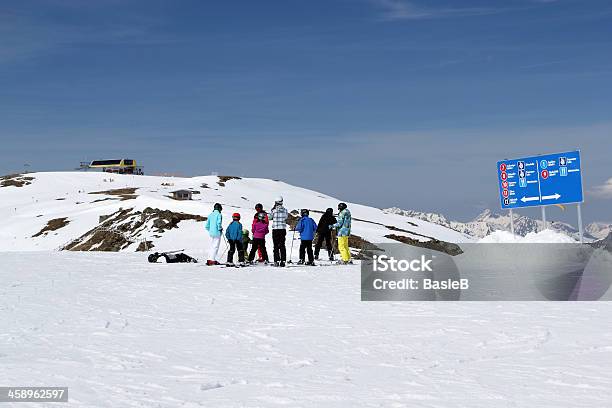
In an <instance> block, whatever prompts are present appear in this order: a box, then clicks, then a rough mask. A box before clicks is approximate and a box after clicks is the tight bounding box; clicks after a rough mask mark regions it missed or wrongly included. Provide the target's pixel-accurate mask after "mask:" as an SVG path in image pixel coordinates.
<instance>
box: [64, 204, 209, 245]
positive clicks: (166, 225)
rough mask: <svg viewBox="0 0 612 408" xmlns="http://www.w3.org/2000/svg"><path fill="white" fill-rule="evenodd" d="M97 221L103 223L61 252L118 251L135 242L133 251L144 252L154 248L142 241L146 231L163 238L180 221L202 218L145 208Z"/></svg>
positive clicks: (121, 212) (119, 212) (148, 242)
mask: <svg viewBox="0 0 612 408" xmlns="http://www.w3.org/2000/svg"><path fill="white" fill-rule="evenodd" d="M101 220H103V221H102V223H101V224H100V225H98V226H97V227H95V228H93V229H92V230H90V231H87V232H86V233H85V234H84V235H83V236H81V237H80V238H78V239H76V240H74V241H72V242H70V243H68V244H67V245H66V246H65V247H64V248H63V249H66V250H70V251H94V250H95V251H120V250H122V249H125V248H127V247H128V246H130V245H131V244H133V243H135V242H139V244H138V247H137V248H136V251H144V250H147V249H151V248H153V247H154V244H153V242H152V241H147V240H146V239H145V237H146V232H147V231H153V232H155V233H158V234H163V233H164V232H166V231H168V230H171V229H173V228H178V224H179V222H181V221H185V220H195V221H196V222H203V221H206V217H203V216H201V215H194V214H184V213H175V212H172V211H169V210H160V209H158V208H150V207H147V208H145V209H144V210H143V211H142V212H140V211H134V210H133V209H132V208H128V209H121V210H119V211H117V212H116V213H113V214H110V215H107V216H102V217H101ZM143 233H144V234H143Z"/></svg>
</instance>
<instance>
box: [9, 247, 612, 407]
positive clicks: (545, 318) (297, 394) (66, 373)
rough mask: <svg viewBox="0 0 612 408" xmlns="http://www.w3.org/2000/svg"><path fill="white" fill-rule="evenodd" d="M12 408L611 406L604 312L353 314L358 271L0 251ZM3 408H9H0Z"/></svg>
mask: <svg viewBox="0 0 612 408" xmlns="http://www.w3.org/2000/svg"><path fill="white" fill-rule="evenodd" d="M1 255H2V266H1V269H0V276H1V279H0V299H1V300H0V329H1V330H0V379H1V380H0V383H1V385H12V386H28V385H30V386H33V385H47V386H68V387H69V396H70V402H69V403H68V404H47V405H45V404H29V403H19V404H14V406H15V407H17V408H19V407H28V406H29V407H41V406H49V407H55V406H60V405H61V406H73V407H201V406H204V407H258V406H261V407H276V406H289V407H293V406H304V407H356V406H360V407H362V406H363V407H413V406H419V407H449V406H462V407H555V408H557V407H569V406H571V407H604V406H610V403H611V401H612V397H610V384H612V369H611V368H610V366H611V363H612V346H611V344H612V330H610V322H609V316H610V313H611V312H612V303H610V302H568V303H561V302H557V303H555V302H497V303H496V302H448V303H443V302H435V303H434V302H431V303H428V302H361V301H360V293H359V285H360V274H359V267H358V266H342V267H334V268H311V267H304V268H291V269H277V268H266V267H253V268H242V269H233V268H227V269H221V268H216V267H205V266H202V265H201V264H179V265H166V264H148V263H147V262H146V255H143V254H126V253H120V254H105V253H95V254H92V253H66V252H60V253H50V252H27V253H19V252H9V253H1ZM6 405H7V406H10V404H6Z"/></svg>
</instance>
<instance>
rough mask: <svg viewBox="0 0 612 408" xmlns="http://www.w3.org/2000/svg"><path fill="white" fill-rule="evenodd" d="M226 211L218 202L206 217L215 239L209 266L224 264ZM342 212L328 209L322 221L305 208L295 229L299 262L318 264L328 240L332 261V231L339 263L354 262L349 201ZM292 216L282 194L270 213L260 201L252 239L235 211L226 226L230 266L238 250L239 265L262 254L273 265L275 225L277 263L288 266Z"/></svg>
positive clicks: (264, 260)
mask: <svg viewBox="0 0 612 408" xmlns="http://www.w3.org/2000/svg"><path fill="white" fill-rule="evenodd" d="M222 210H223V208H222V206H221V204H219V203H216V204H215V205H214V208H213V211H212V213H210V215H209V216H208V219H207V220H206V230H207V231H208V234H209V235H210V239H211V243H210V249H209V254H208V261H207V262H206V263H207V265H221V262H219V260H218V258H219V246H220V244H221V239H222V237H223V231H224V229H223V215H222V214H221V212H222ZM338 211H339V213H338V217H337V218H336V217H335V216H334V210H333V209H332V208H328V209H327V210H326V211H325V213H324V214H323V215H322V216H321V218H320V220H319V223H318V224H317V223H316V222H315V221H314V220H313V219H312V218H310V211H309V210H308V209H302V210H301V211H300V218H299V220H298V221H297V224H296V225H295V228H294V231H295V232H299V233H300V248H299V257H300V260H299V261H298V264H302V265H314V264H315V260H318V259H319V254H320V251H321V247H322V246H323V242H324V241H325V247H326V249H327V253H328V256H329V260H330V261H334V251H333V246H332V231H334V230H335V231H336V233H337V237H338V251H339V252H340V257H341V260H340V261H338V262H339V263H341V264H348V263H351V253H350V250H349V246H348V238H349V235H350V233H351V212H350V211H349V209H348V208H347V205H346V204H345V203H340V204H338ZM288 218H289V212H288V211H287V209H286V208H285V207H284V206H283V197H278V198H277V199H276V200H275V201H274V206H273V207H272V209H271V210H270V214H268V213H267V212H266V211H265V210H264V208H263V205H262V204H257V205H256V206H255V215H254V217H253V222H252V223H251V228H250V232H252V234H253V238H252V239H251V238H250V236H249V230H248V229H246V228H243V225H242V224H241V223H240V219H241V216H240V214H239V213H233V214H232V222H231V223H230V224H229V225H228V226H227V228H226V229H225V238H226V240H227V245H228V252H227V263H226V265H228V266H236V264H235V263H234V255H235V254H236V253H238V265H239V266H244V265H247V264H253V263H255V256H256V255H257V256H258V262H262V263H265V264H269V258H268V251H267V249H266V235H267V234H269V233H270V227H271V228H272V242H273V259H274V266H279V267H284V266H286V263H287V248H286V236H287V219H288ZM295 232H294V234H295ZM315 235H316V236H317V240H316V242H315V245H314V254H313V251H312V245H313V241H314V240H315ZM292 240H293V238H292ZM249 243H250V244H251V250H250V252H248V257H247V255H246V254H247V250H248V246H249ZM292 248H293V242H292ZM306 255H308V260H306Z"/></svg>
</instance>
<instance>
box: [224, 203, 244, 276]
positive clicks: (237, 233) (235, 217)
mask: <svg viewBox="0 0 612 408" xmlns="http://www.w3.org/2000/svg"><path fill="white" fill-rule="evenodd" d="M225 238H227V242H228V243H229V246H230V247H229V251H228V252H227V266H234V253H235V252H236V249H238V263H239V265H240V266H244V248H243V246H242V224H241V223H240V214H238V213H233V214H232V222H231V223H230V225H228V226H227V229H226V230H225Z"/></svg>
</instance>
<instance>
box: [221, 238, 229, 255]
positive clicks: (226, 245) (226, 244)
mask: <svg viewBox="0 0 612 408" xmlns="http://www.w3.org/2000/svg"><path fill="white" fill-rule="evenodd" d="M223 240H224V241H225V249H224V250H223V253H222V254H221V259H223V258H224V257H225V253H226V252H227V250H228V249H229V243H228V242H227V238H226V237H225V235H223Z"/></svg>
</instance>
